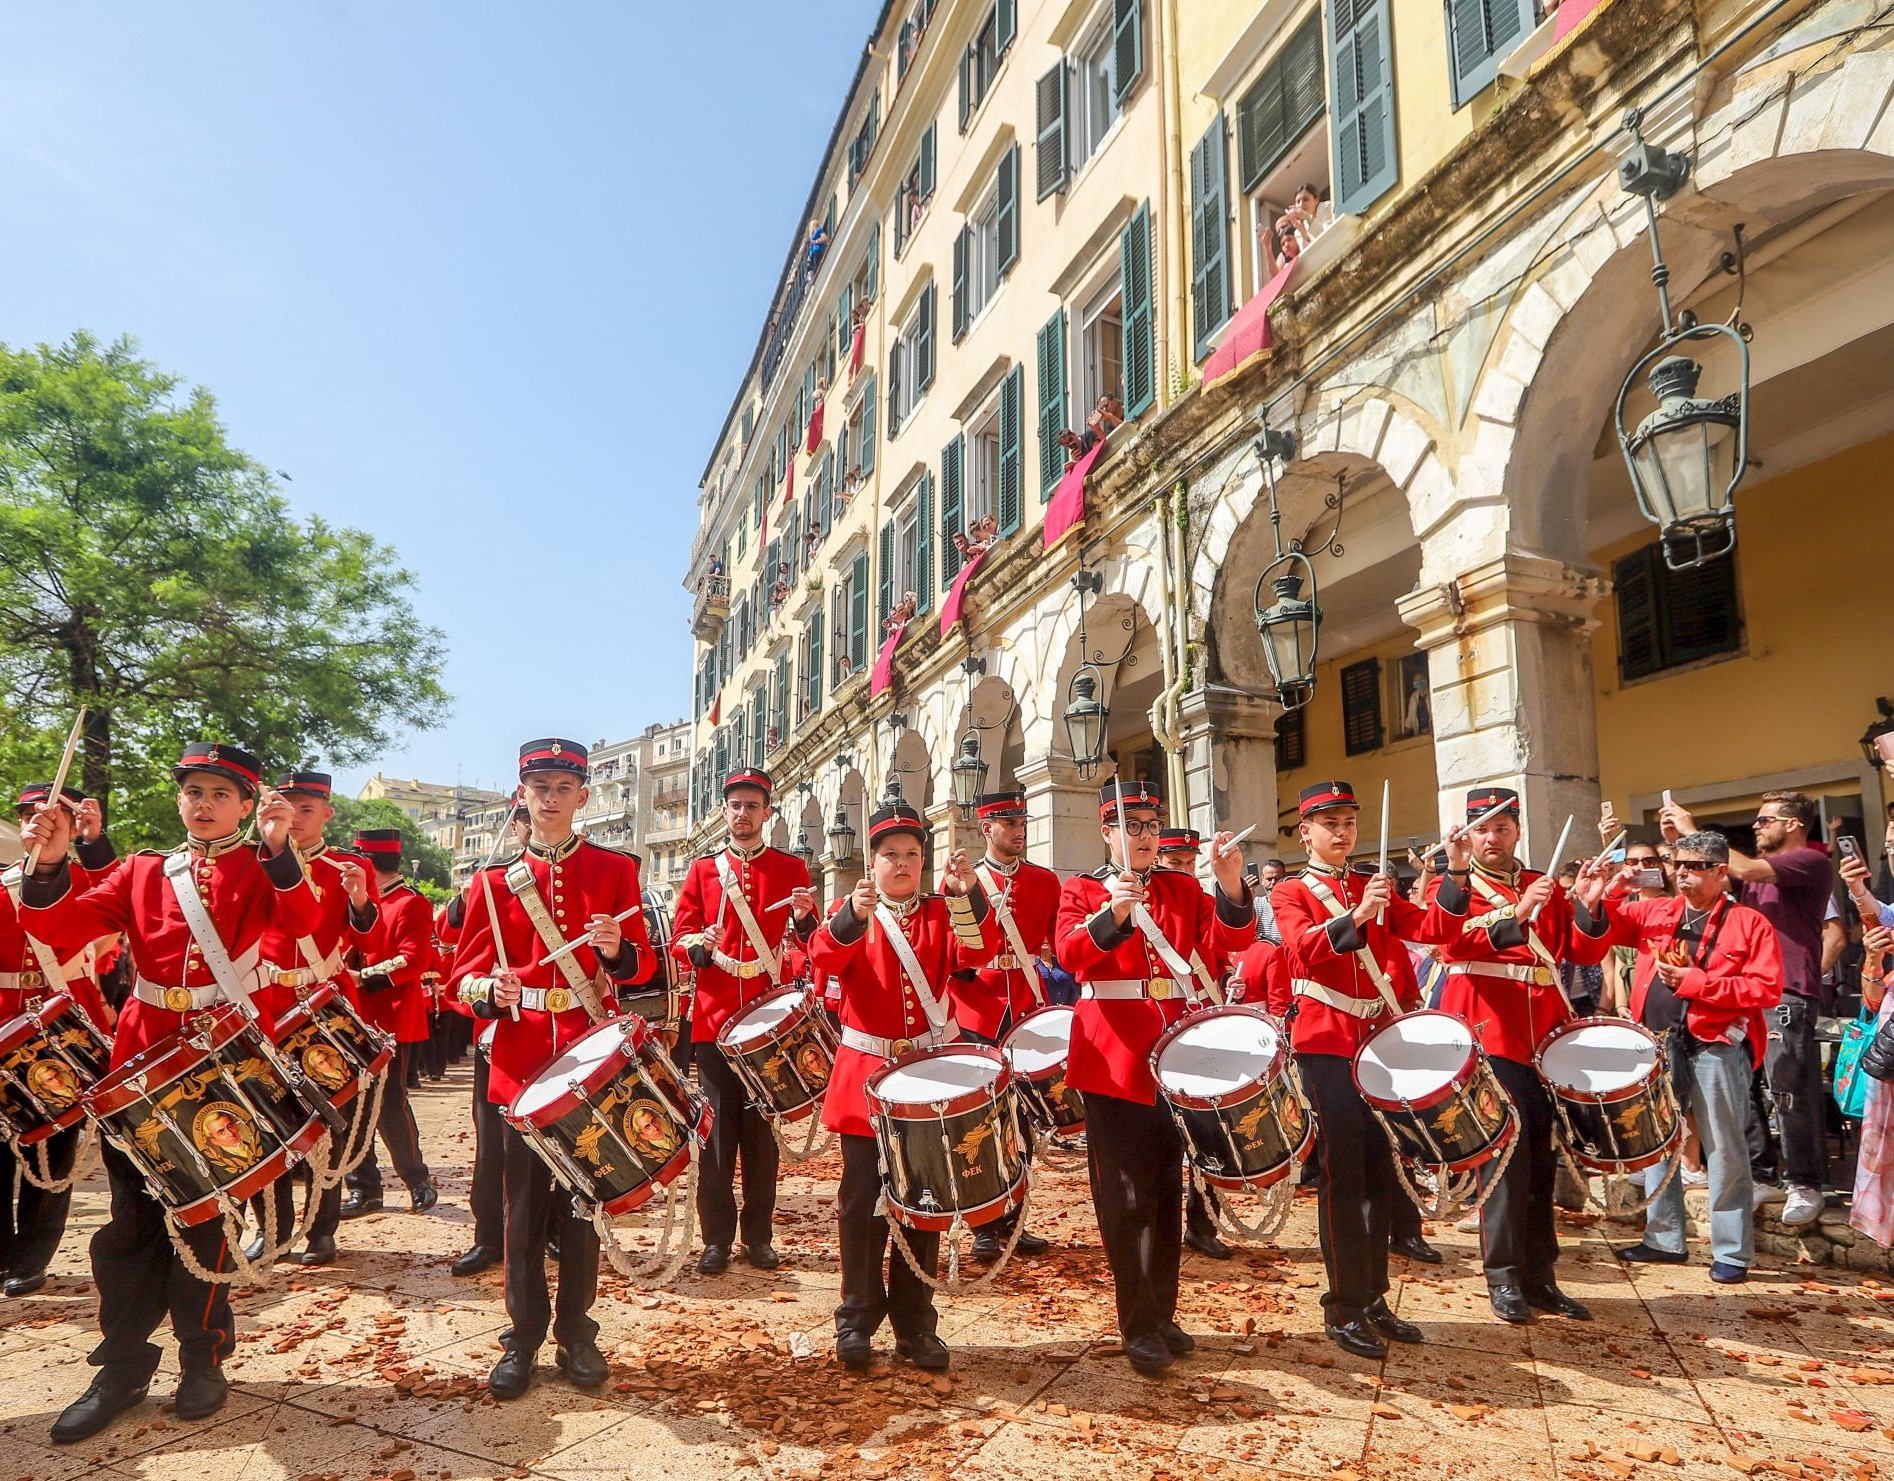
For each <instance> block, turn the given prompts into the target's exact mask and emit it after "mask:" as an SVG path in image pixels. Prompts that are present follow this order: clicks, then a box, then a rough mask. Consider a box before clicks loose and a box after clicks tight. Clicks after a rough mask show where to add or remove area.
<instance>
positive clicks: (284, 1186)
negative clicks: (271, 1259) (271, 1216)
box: [250, 1107, 374, 1240]
mask: <svg viewBox="0 0 1894 1481" xmlns="http://www.w3.org/2000/svg"><path fill="white" fill-rule="evenodd" d="M351 1109H352V1107H351ZM373 1134H374V1133H373V1132H370V1133H369V1135H371V1136H372V1135H373ZM347 1155H348V1148H346V1147H331V1148H330V1150H329V1166H330V1168H333V1167H334V1165H335V1164H336V1163H338V1162H340V1161H342V1160H343V1159H344V1158H345V1157H346V1156H347ZM324 1170H325V1171H327V1170H328V1169H324ZM314 1173H315V1168H314V1166H313V1165H312V1164H311V1163H307V1162H305V1163H303V1164H302V1165H301V1166H299V1167H298V1168H296V1170H295V1171H294V1172H292V1173H291V1174H290V1175H289V1176H288V1177H286V1178H278V1179H277V1180H276V1181H275V1182H274V1183H273V1184H271V1185H270V1188H269V1190H268V1191H267V1192H265V1193H259V1194H257V1196H256V1197H255V1198H252V1199H251V1200H250V1207H251V1208H253V1209H255V1210H256V1211H257V1214H258V1216H259V1218H260V1217H261V1215H262V1212H263V1200H264V1199H265V1198H273V1199H274V1200H275V1201H276V1237H277V1239H278V1240H281V1239H282V1238H283V1234H284V1231H285V1230H287V1229H289V1228H290V1227H291V1226H292V1225H293V1224H294V1223H295V1221H296V1217H297V1205H298V1203H299V1201H300V1200H301V1199H302V1198H304V1197H306V1196H307V1194H306V1193H303V1192H301V1191H299V1190H302V1189H306V1188H307V1187H308V1186H309V1180H310V1178H311V1177H312V1176H313V1175H314ZM341 1224H342V1186H341V1184H339V1183H338V1184H336V1185H335V1186H334V1187H330V1188H325V1189H323V1190H322V1192H321V1193H319V1194H317V1195H316V1216H315V1218H313V1219H311V1220H310V1221H309V1236H308V1237H309V1238H310V1239H321V1238H323V1237H324V1236H327V1237H328V1238H330V1239H333V1238H334V1237H335V1231H336V1230H337V1229H338V1228H340V1227H341Z"/></svg>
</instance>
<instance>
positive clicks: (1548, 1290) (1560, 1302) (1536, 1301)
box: [1524, 1284, 1591, 1322]
mask: <svg viewBox="0 0 1894 1481" xmlns="http://www.w3.org/2000/svg"><path fill="white" fill-rule="evenodd" d="M1524 1295H1525V1298H1526V1304H1527V1305H1528V1306H1530V1307H1532V1308H1533V1309H1534V1310H1535V1311H1543V1312H1546V1313H1547V1314H1548V1315H1551V1316H1569V1317H1570V1318H1571V1319H1572V1320H1573V1321H1575V1322H1588V1321H1590V1320H1591V1308H1590V1307H1589V1306H1587V1305H1586V1304H1585V1303H1584V1302H1583V1301H1574V1300H1573V1299H1572V1298H1571V1297H1570V1296H1568V1295H1566V1294H1565V1292H1563V1291H1561V1290H1560V1289H1559V1288H1558V1287H1557V1286H1555V1285H1550V1284H1547V1285H1543V1286H1527V1287H1526V1288H1525V1292H1524Z"/></svg>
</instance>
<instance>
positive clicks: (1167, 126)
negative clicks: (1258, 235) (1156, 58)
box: [1154, 0, 1190, 672]
mask: <svg viewBox="0 0 1894 1481" xmlns="http://www.w3.org/2000/svg"><path fill="white" fill-rule="evenodd" d="M1180 3H1181V0H1157V4H1156V5H1155V6H1154V9H1155V11H1156V13H1157V26H1158V29H1159V30H1160V31H1161V32H1162V34H1163V54H1164V76H1163V85H1162V86H1161V87H1160V88H1159V89H1158V99H1159V104H1160V110H1159V111H1160V112H1161V114H1162V117H1163V124H1164V170H1163V173H1162V174H1160V175H1159V177H1158V214H1159V216H1160V217H1161V219H1162V220H1163V222H1164V225H1165V231H1164V237H1165V241H1164V257H1165V262H1164V264H1163V266H1164V277H1165V281H1166V282H1168V283H1169V285H1170V312H1169V313H1168V314H1167V315H1166V319H1167V321H1168V322H1167V323H1166V325H1165V329H1164V365H1163V369H1162V372H1161V374H1160V375H1159V376H1158V385H1157V394H1158V405H1159V406H1160V407H1166V406H1169V405H1170V404H1171V403H1172V402H1173V401H1175V400H1176V399H1177V394H1176V392H1175V391H1174V390H1173V389H1172V388H1173V387H1174V386H1175V385H1176V384H1177V382H1178V380H1179V378H1180V377H1179V375H1178V367H1180V366H1182V365H1185V364H1187V363H1189V362H1188V361H1187V359H1186V358H1185V354H1184V348H1183V347H1184V344H1185V343H1187V341H1185V340H1183V339H1182V338H1181V337H1180V336H1182V335H1183V334H1184V333H1185V325H1186V324H1187V323H1188V322H1189V318H1190V304H1189V302H1188V300H1187V298H1186V296H1185V284H1186V283H1187V282H1189V280H1190V275H1189V272H1188V271H1187V269H1186V267H1185V264H1187V263H1188V262H1189V261H1190V258H1189V256H1188V254H1187V253H1186V251H1185V242H1184V216H1185V213H1186V212H1187V211H1188V210H1189V209H1190V203H1189V201H1188V199H1187V198H1186V196H1185V193H1184V142H1183V119H1182V117H1181V111H1182V108H1183V87H1182V84H1181V83H1180V82H1179V80H1178V74H1177V7H1178V5H1179V4H1180ZM1179 656H1180V662H1179V665H1178V667H1179V670H1180V672H1181V670H1182V667H1183V665H1182V662H1181V656H1182V648H1181V644H1180V648H1179Z"/></svg>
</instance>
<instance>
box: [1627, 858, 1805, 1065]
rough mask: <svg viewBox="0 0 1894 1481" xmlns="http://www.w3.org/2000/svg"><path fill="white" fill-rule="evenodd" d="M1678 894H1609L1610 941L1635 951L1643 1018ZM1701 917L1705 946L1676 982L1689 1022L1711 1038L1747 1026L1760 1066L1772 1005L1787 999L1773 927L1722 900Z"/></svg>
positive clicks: (1674, 920)
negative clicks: (1613, 897)
mask: <svg viewBox="0 0 1894 1481" xmlns="http://www.w3.org/2000/svg"><path fill="white" fill-rule="evenodd" d="M1684 905H1685V901H1684V899H1683V897H1682V896H1681V895H1672V896H1670V897H1668V898H1666V899H1662V900H1606V901H1605V903H1604V913H1605V920H1606V921H1607V923H1608V928H1607V930H1606V931H1605V938H1604V939H1605V940H1606V941H1607V942H1608V943H1610V944H1611V945H1613V946H1634V947H1636V948H1637V950H1638V966H1637V977H1636V979H1635V980H1634V981H1633V982H1632V984H1631V1016H1632V1017H1633V1018H1635V1019H1636V1020H1637V1021H1638V1022H1639V1023H1642V1022H1643V1021H1644V999H1645V998H1646V996H1647V995H1648V994H1649V993H1650V990H1651V979H1652V978H1653V977H1655V976H1656V975H1657V958H1658V957H1659V956H1660V955H1661V954H1662V953H1663V952H1665V951H1666V950H1668V949H1669V947H1670V945H1671V942H1672V941H1673V940H1674V939H1675V937H1676V935H1677V926H1678V923H1679V922H1680V921H1682V920H1683V915H1684ZM1714 910H1715V913H1713V914H1712V915H1711V916H1710V918H1709V920H1708V921H1706V922H1705V923H1704V937H1705V939H1706V940H1707V941H1708V943H1709V950H1708V951H1707V952H1706V951H1705V950H1704V949H1703V946H1702V944H1701V943H1700V944H1699V945H1698V947H1697V955H1696V958H1695V962H1694V964H1693V965H1692V966H1691V968H1690V970H1689V971H1688V972H1686V973H1685V974H1684V980H1683V981H1682V982H1681V983H1679V984H1678V985H1677V987H1676V993H1677V996H1678V997H1680V998H1682V999H1684V1001H1685V1003H1686V1004H1687V1006H1686V1007H1685V1009H1684V1027H1685V1028H1687V1029H1689V1030H1690V1032H1691V1034H1692V1035H1693V1036H1694V1037H1696V1038H1699V1039H1702V1040H1703V1041H1704V1042H1705V1043H1707V1044H1716V1043H1724V1042H1727V1041H1728V1039H1729V1036H1730V1032H1731V1030H1732V1029H1734V1028H1735V1027H1736V1026H1737V1025H1738V1024H1741V1025H1742V1026H1743V1032H1744V1034H1745V1042H1746V1043H1747V1045H1748V1048H1749V1061H1750V1064H1751V1065H1752V1066H1753V1065H1760V1064H1761V1063H1762V1061H1763V1050H1764V1048H1765V1047H1766V1046H1767V1044H1768V1041H1769V1025H1768V1021H1767V1020H1766V1019H1765V1018H1764V1016H1763V1015H1764V1013H1765V1011H1766V1010H1767V1009H1770V1008H1773V1007H1775V1006H1776V1004H1777V1003H1779V1002H1781V1001H1782V952H1781V949H1780V948H1779V947H1778V946H1777V945H1776V928H1775V927H1774V926H1772V925H1770V924H1769V919H1768V917H1767V916H1765V915H1764V914H1763V913H1762V912H1761V911H1760V910H1755V909H1752V908H1751V907H1750V906H1747V905H1739V904H1738V903H1737V902H1736V901H1734V900H1731V899H1728V898H1727V897H1726V898H1725V899H1724V900H1722V901H1721V902H1720V903H1719V904H1718V905H1717V906H1715V907H1714Z"/></svg>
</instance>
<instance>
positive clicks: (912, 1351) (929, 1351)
mask: <svg viewBox="0 0 1894 1481" xmlns="http://www.w3.org/2000/svg"><path fill="white" fill-rule="evenodd" d="M894 1355H895V1356H896V1357H897V1358H906V1359H907V1360H908V1361H909V1362H910V1363H912V1364H914V1366H915V1367H917V1368H920V1369H923V1370H925V1371H926V1372H929V1373H945V1372H946V1371H947V1365H948V1363H950V1362H951V1361H953V1356H952V1354H950V1353H949V1352H948V1351H947V1344H946V1343H944V1342H942V1341H941V1340H940V1338H938V1337H936V1336H935V1335H934V1334H933V1333H932V1332H916V1333H915V1334H914V1335H913V1336H912V1337H903V1338H900V1339H899V1340H898V1341H896V1343H895V1344H894Z"/></svg>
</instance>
